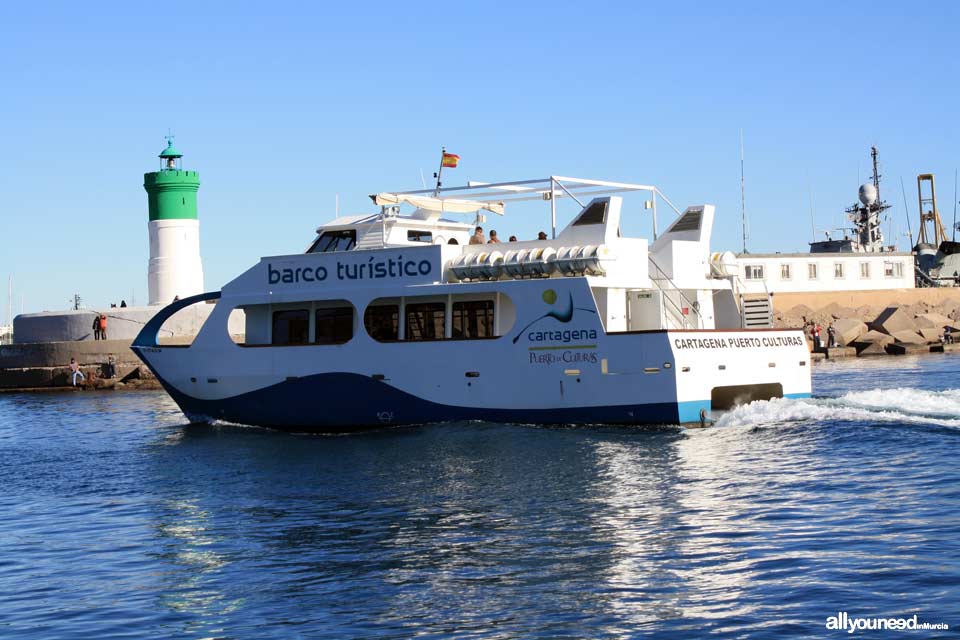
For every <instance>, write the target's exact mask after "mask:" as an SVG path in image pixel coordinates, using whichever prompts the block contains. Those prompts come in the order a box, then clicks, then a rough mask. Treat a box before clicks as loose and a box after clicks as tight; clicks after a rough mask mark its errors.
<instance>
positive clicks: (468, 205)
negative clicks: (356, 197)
mask: <svg viewBox="0 0 960 640" xmlns="http://www.w3.org/2000/svg"><path fill="white" fill-rule="evenodd" d="M370 197H371V198H372V199H373V201H374V202H375V203H376V204H377V205H378V206H381V207H382V206H387V205H393V204H410V205H413V206H415V207H416V208H417V209H422V210H424V211H435V212H438V213H441V214H442V213H473V212H474V211H480V210H481V209H483V210H486V211H489V212H491V213H496V214H498V215H501V216H502V215H503V203H502V202H479V201H477V200H457V199H453V198H434V197H430V196H424V195H412V194H406V193H378V194H376V195H374V196H370Z"/></svg>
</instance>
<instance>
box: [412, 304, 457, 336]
mask: <svg viewBox="0 0 960 640" xmlns="http://www.w3.org/2000/svg"><path fill="white" fill-rule="evenodd" d="M446 315H447V305H446V303H443V302H421V303H418V304H408V305H407V306H406V317H405V321H406V329H405V330H404V339H405V340H442V339H443V323H444V319H445V317H446Z"/></svg>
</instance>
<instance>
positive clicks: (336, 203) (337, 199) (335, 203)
mask: <svg viewBox="0 0 960 640" xmlns="http://www.w3.org/2000/svg"><path fill="white" fill-rule="evenodd" d="M333 210H334V211H335V212H336V215H337V217H338V218H339V217H340V194H339V193H335V194H333Z"/></svg>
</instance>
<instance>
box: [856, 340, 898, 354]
mask: <svg viewBox="0 0 960 640" xmlns="http://www.w3.org/2000/svg"><path fill="white" fill-rule="evenodd" d="M856 344H857V355H858V356H860V357H864V356H885V355H887V345H888V344H893V338H891V339H890V342H858V343H856Z"/></svg>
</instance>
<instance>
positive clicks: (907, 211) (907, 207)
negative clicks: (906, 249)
mask: <svg viewBox="0 0 960 640" xmlns="http://www.w3.org/2000/svg"><path fill="white" fill-rule="evenodd" d="M900 192H901V193H903V212H904V215H906V216H907V231H908V232H909V233H910V249H911V250H913V228H912V226H911V225H910V205H908V204H907V190H906V189H905V188H904V187H903V176H900Z"/></svg>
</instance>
